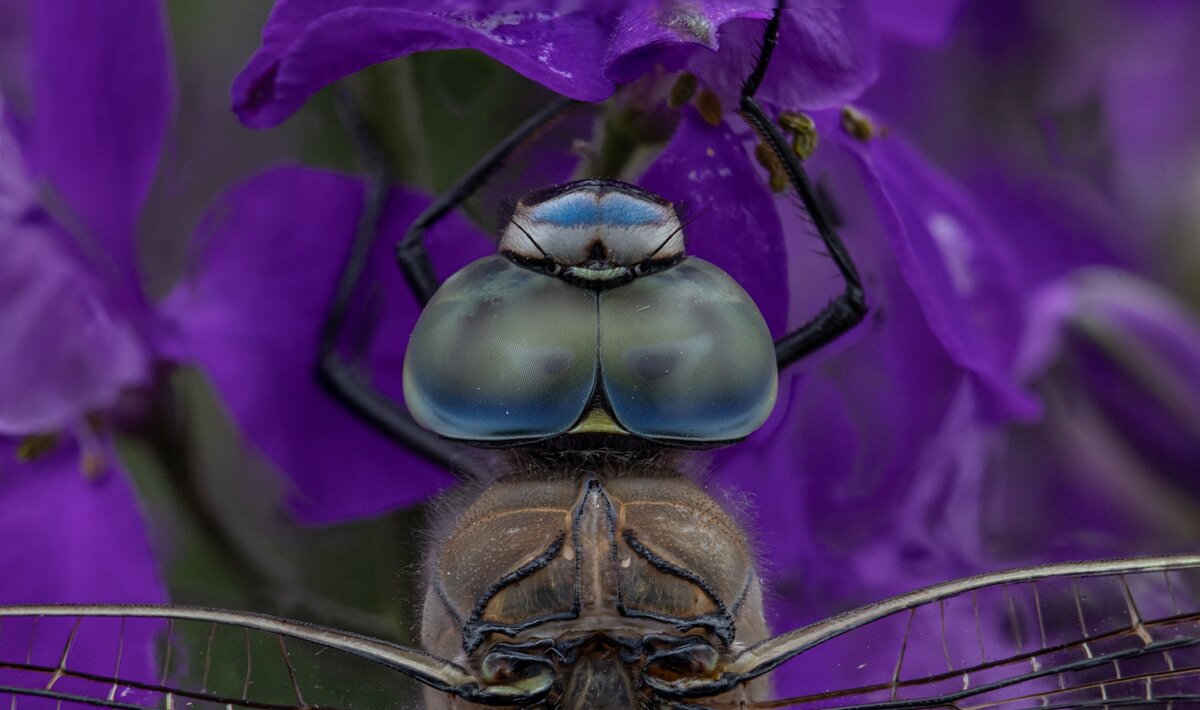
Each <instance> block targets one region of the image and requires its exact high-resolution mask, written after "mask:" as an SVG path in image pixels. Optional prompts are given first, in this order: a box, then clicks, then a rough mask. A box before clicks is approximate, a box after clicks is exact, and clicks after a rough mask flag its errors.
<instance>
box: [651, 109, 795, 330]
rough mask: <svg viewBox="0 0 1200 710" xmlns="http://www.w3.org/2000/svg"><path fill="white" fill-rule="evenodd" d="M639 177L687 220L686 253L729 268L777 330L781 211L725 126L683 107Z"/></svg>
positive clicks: (782, 278)
mask: <svg viewBox="0 0 1200 710" xmlns="http://www.w3.org/2000/svg"><path fill="white" fill-rule="evenodd" d="M639 183H640V184H641V186H642V187H644V188H646V189H647V190H650V191H651V192H656V193H658V194H660V195H662V196H663V197H665V198H667V199H668V200H671V201H672V202H674V203H675V205H676V209H678V210H679V211H680V217H681V219H683V220H684V221H685V222H688V223H687V225H686V226H685V227H684V234H685V235H686V237H687V250H688V253H690V254H693V255H695V256H698V257H700V258H702V259H707V260H708V261H711V262H713V263H714V264H716V265H718V266H720V267H721V268H722V269H724V270H725V271H726V272H728V273H729V275H730V276H732V277H733V278H734V280H735V281H737V282H738V283H739V284H741V285H742V287H743V288H745V289H746V292H747V293H749V294H750V296H751V298H753V299H754V302H755V303H756V304H758V307H759V310H760V311H762V313H763V317H764V318H766V321H767V325H768V326H770V328H771V331H772V332H773V333H774V334H775V335H776V336H779V335H782V334H783V332H784V329H785V327H786V323H787V320H786V318H787V305H788V285H787V253H786V251H785V249H784V244H783V230H782V227H781V226H780V221H779V213H778V211H777V210H776V207H775V200H774V199H773V198H772V196H771V193H770V191H768V190H767V188H766V186H765V185H764V184H763V179H762V178H761V177H760V176H759V175H758V170H757V168H755V167H754V166H753V165H751V163H750V160H749V158H747V156H746V149H745V147H744V146H743V144H742V141H741V139H740V138H739V137H738V136H737V135H735V134H734V132H733V130H732V129H731V128H730V127H729V125H728V124H726V123H722V124H721V125H720V126H717V127H715V128H714V127H712V126H710V125H708V124H707V123H705V122H704V120H703V119H701V118H700V116H699V114H697V113H696V112H695V111H693V110H692V109H690V108H689V109H686V110H685V111H684V114H683V119H682V121H681V122H680V124H679V128H678V129H677V130H676V132H675V135H674V136H673V137H672V138H671V142H670V143H669V144H668V145H667V147H666V148H665V149H664V150H663V152H662V153H661V154H660V155H659V156H658V158H657V159H656V160H655V162H654V164H653V165H651V166H650V168H649V169H648V170H647V171H646V173H645V174H644V175H642V178H641V180H640V181H639ZM701 196H703V199H700V198H701ZM689 220H694V221H689Z"/></svg>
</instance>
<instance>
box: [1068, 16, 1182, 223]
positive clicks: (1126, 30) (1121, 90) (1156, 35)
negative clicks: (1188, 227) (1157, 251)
mask: <svg viewBox="0 0 1200 710" xmlns="http://www.w3.org/2000/svg"><path fill="white" fill-rule="evenodd" d="M1111 9H1112V10H1113V12H1112V17H1109V18H1106V19H1107V20H1108V23H1107V24H1106V25H1103V27H1105V28H1108V31H1107V32H1104V33H1098V34H1099V35H1100V36H1097V37H1095V39H1094V40H1093V42H1092V43H1091V53H1090V56H1087V57H1085V58H1084V61H1088V60H1091V61H1095V62H1096V63H1098V64H1099V65H1100V66H1099V67H1096V71H1095V74H1096V76H1098V77H1100V79H1099V81H1100V82H1101V84H1102V85H1101V86H1100V87H1099V88H1100V91H1101V92H1102V93H1103V97H1104V109H1103V110H1104V118H1105V119H1106V121H1107V124H1108V126H1107V130H1106V131H1105V134H1104V137H1105V139H1107V140H1109V141H1111V142H1112V150H1113V156H1114V159H1115V162H1116V170H1117V173H1118V178H1119V182H1120V184H1121V186H1122V187H1123V188H1124V189H1125V190H1126V191H1127V192H1128V194H1130V196H1131V197H1132V198H1133V199H1132V200H1131V202H1133V203H1134V204H1135V205H1136V206H1138V207H1141V208H1142V210H1143V212H1144V213H1145V214H1147V215H1150V216H1152V217H1155V216H1161V215H1162V214H1163V212H1164V211H1165V210H1168V209H1181V208H1182V209H1194V205H1195V194H1196V192H1195V188H1194V187H1192V188H1191V189H1188V188H1187V187H1185V186H1187V185H1193V186H1194V184H1195V182H1194V181H1195V179H1196V177H1195V176H1196V157H1197V153H1196V146H1197V143H1198V142H1200V82H1194V81H1181V80H1180V78H1181V77H1183V76H1186V75H1187V73H1188V72H1190V71H1191V70H1192V69H1193V68H1194V67H1196V66H1197V65H1198V64H1200V43H1197V42H1196V35H1195V32H1193V31H1192V30H1193V29H1194V28H1195V27H1197V26H1198V25H1200V7H1198V6H1197V5H1196V3H1189V2H1156V3H1122V4H1119V5H1115V6H1113V8H1111ZM1077 52H1078V53H1082V52H1079V51H1078V50H1077ZM1067 68H1068V70H1072V71H1073V72H1074V74H1071V75H1068V80H1069V79H1075V80H1078V76H1077V75H1078V69H1077V68H1076V67H1074V66H1069V67H1067Z"/></svg>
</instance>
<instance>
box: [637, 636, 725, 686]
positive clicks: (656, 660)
mask: <svg viewBox="0 0 1200 710" xmlns="http://www.w3.org/2000/svg"><path fill="white" fill-rule="evenodd" d="M720 660H721V654H719V653H717V649H715V648H713V647H712V646H709V645H708V644H706V643H693V644H689V645H687V646H680V647H677V648H672V649H668V650H666V651H660V652H659V653H656V654H654V655H653V656H651V657H650V658H648V659H647V660H646V669H645V671H644V673H645V674H646V675H648V676H650V677H652V678H654V679H656V680H659V681H662V682H665V683H674V682H676V681H679V680H681V679H684V678H716V676H717V665H718V663H719V662H720Z"/></svg>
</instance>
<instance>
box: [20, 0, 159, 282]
mask: <svg viewBox="0 0 1200 710" xmlns="http://www.w3.org/2000/svg"><path fill="white" fill-rule="evenodd" d="M31 25H32V40H33V42H32V45H33V62H32V89H33V96H34V115H33V116H32V119H31V120H30V128H29V132H30V141H31V147H30V160H31V165H32V168H33V172H34V173H35V174H36V175H37V176H38V177H41V178H45V179H47V180H49V181H50V183H51V184H52V185H53V186H54V188H55V189H56V190H57V191H58V193H59V194H60V195H61V196H62V198H63V199H64V200H65V201H66V203H67V205H68V206H69V207H70V208H71V210H72V211H73V212H74V216H75V217H76V218H78V219H79V220H80V222H81V226H82V227H83V229H84V230H85V233H86V236H87V237H89V238H91V239H94V240H96V241H97V242H98V244H99V246H100V247H101V249H103V250H104V251H105V252H107V254H108V256H109V258H111V260H112V262H113V264H114V267H115V268H116V278H117V281H116V282H117V283H121V284H123V285H124V286H125V287H127V288H136V281H135V280H134V278H135V273H136V272H135V270H134V267H135V263H134V251H133V236H134V229H135V227H136V224H137V217H138V213H139V211H140V210H141V207H142V204H143V202H144V201H145V199H146V194H147V193H148V192H149V189H150V183H151V181H152V180H153V178H154V173H155V170H156V168H157V166H158V160H159V154H160V152H161V150H162V143H163V138H164V136H165V135H166V131H167V123H168V120H169V118H170V114H171V110H172V101H173V91H172V79H171V68H170V65H169V63H168V58H167V49H166V37H165V19H164V17H163V14H162V8H161V7H160V4H159V2H157V0H112V2H104V3H95V2H90V1H89V0H41V1H39V2H36V3H35V4H34V11H33V12H32V14H31Z"/></svg>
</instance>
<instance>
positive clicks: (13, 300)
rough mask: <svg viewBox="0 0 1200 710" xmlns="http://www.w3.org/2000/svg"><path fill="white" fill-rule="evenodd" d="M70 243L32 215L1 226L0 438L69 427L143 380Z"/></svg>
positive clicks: (117, 318)
mask: <svg viewBox="0 0 1200 710" xmlns="http://www.w3.org/2000/svg"><path fill="white" fill-rule="evenodd" d="M66 243H67V240H66V237H65V235H63V234H62V233H61V232H59V231H58V230H57V229H56V228H55V227H54V226H53V225H51V224H49V223H48V222H47V221H45V219H44V218H42V217H40V216H39V215H38V214H36V213H34V214H29V215H26V216H24V217H23V218H20V219H18V220H14V219H6V218H4V217H2V216H0V253H2V254H4V258H2V259H0V293H3V294H4V297H3V298H0V332H2V333H4V337H3V338H0V363H3V366H2V367H0V433H4V434H9V435H21V434H30V433H35V432H45V431H51V430H57V429H62V428H64V427H68V426H70V425H72V424H74V423H75V422H78V421H79V420H80V419H81V418H82V417H83V416H84V415H85V414H87V413H88V412H90V411H93V410H96V409H103V408H106V407H108V406H110V405H111V404H112V403H113V402H114V401H115V400H116V398H117V396H118V395H119V394H120V392H121V390H122V389H124V388H126V387H131V386H134V385H138V384H141V383H142V382H144V381H145V379H146V377H147V374H148V373H147V355H146V351H145V346H144V345H143V342H142V340H141V338H140V336H139V335H138V333H137V332H136V331H135V329H134V326H133V325H132V324H131V323H130V321H129V320H128V318H127V314H126V313H125V312H123V311H122V310H120V309H119V308H117V307H116V306H115V305H114V304H115V301H114V299H113V298H112V296H111V294H109V293H107V291H106V285H105V284H104V283H101V282H100V281H99V280H98V279H97V278H96V277H95V275H94V273H92V272H91V271H90V270H89V269H88V268H86V267H85V266H84V265H83V264H82V263H81V262H80V261H79V260H78V259H76V258H75V257H74V255H73V254H71V253H70V252H69V251H68V249H67V247H66Z"/></svg>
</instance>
